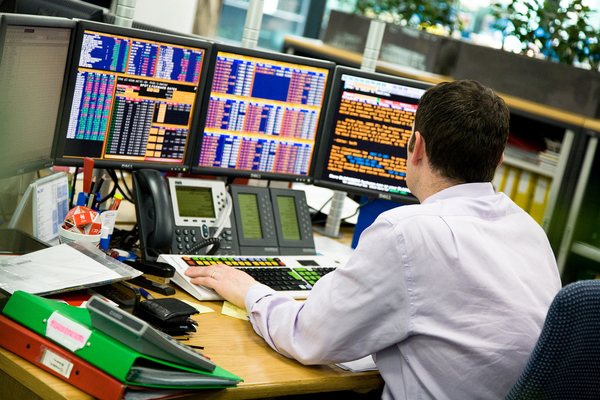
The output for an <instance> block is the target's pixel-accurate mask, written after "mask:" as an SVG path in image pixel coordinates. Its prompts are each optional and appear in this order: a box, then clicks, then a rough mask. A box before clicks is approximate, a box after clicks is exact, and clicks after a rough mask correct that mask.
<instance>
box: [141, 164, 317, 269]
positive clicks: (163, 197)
mask: <svg viewBox="0 0 600 400" xmlns="http://www.w3.org/2000/svg"><path fill="white" fill-rule="evenodd" d="M167 181H168V184H167ZM133 186H134V192H135V208H136V217H137V221H138V225H139V236H140V245H141V248H142V253H143V255H144V259H146V260H151V261H156V259H157V257H158V256H159V255H160V254H190V255H204V254H206V252H207V250H208V249H210V248H211V247H212V244H208V245H207V246H206V247H199V244H200V243H201V242H203V241H205V240H211V238H218V240H220V247H219V249H218V250H217V252H216V253H215V255H222V256H224V255H247V254H252V255H315V254H316V250H315V244H314V238H313V233H312V224H311V218H310V212H309V209H308V204H307V202H306V196H305V194H304V192H303V191H298V190H292V189H283V188H282V189H280V188H267V187H256V186H246V185H230V186H229V192H230V193H231V195H230V194H229V193H228V192H227V191H226V189H225V184H224V183H223V182H221V181H216V180H203V179H192V178H168V179H167V180H165V178H164V177H163V176H162V174H161V173H160V172H158V171H155V170H138V171H135V172H134V173H133ZM213 240H214V239H213Z"/></svg>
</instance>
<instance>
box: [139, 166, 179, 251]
mask: <svg viewBox="0 0 600 400" xmlns="http://www.w3.org/2000/svg"><path fill="white" fill-rule="evenodd" d="M133 190H134V197H135V214H136V218H137V221H138V231H139V237H140V247H141V250H142V253H143V254H142V256H143V258H144V259H145V260H149V261H156V259H157V258H158V256H159V255H160V254H161V253H170V250H171V243H172V240H173V231H174V229H175V223H174V222H173V214H172V213H171V212H169V211H167V210H170V209H171V208H172V205H171V199H170V198H169V193H168V191H167V187H166V184H165V179H164V177H163V176H162V174H161V173H160V172H158V171H156V170H153V169H141V170H139V171H134V172H133Z"/></svg>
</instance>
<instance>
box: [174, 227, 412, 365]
mask: <svg viewBox="0 0 600 400" xmlns="http://www.w3.org/2000/svg"><path fill="white" fill-rule="evenodd" d="M403 260H406V256H405V254H404V253H403V252H402V251H401V250H400V249H399V247H398V240H397V236H396V234H395V232H394V229H393V227H392V226H391V225H390V223H389V222H387V221H385V220H379V221H378V222H377V221H376V222H375V223H374V224H373V225H372V226H371V227H369V228H368V229H367V230H365V232H364V233H363V235H362V236H361V240H360V244H359V246H358V247H357V249H356V250H355V251H354V254H353V256H352V257H351V259H350V260H349V262H348V263H347V264H346V265H345V266H344V267H339V268H337V270H335V271H333V272H331V273H329V274H327V275H326V276H324V277H323V278H321V279H319V281H317V283H316V284H315V285H314V287H313V289H312V290H311V293H310V295H309V296H308V299H307V300H306V301H304V302H300V301H296V300H294V299H292V298H291V297H290V296H288V295H286V294H284V293H281V292H275V291H273V290H272V289H269V288H267V287H266V286H264V285H260V284H258V283H257V282H256V281H254V279H252V278H251V277H249V276H248V275H246V274H245V273H243V272H241V271H239V270H235V269H232V268H229V267H226V266H224V265H218V266H208V267H194V268H190V269H189V270H188V272H186V274H187V275H188V276H193V277H198V278H194V280H193V281H192V282H194V283H198V284H201V285H206V286H209V287H211V288H213V289H215V290H216V291H217V292H218V293H219V294H220V295H221V296H223V297H224V298H226V299H228V300H229V301H231V302H233V303H235V304H237V305H240V306H242V307H243V306H244V300H245V301H246V302H245V306H246V310H247V311H248V315H249V317H250V321H251V322H252V326H253V328H254V330H255V331H256V332H257V333H258V334H259V335H260V336H261V337H263V338H264V339H265V340H266V341H267V343H268V344H269V345H270V346H271V347H272V348H273V349H275V350H276V351H278V352H280V353H281V354H283V355H285V356H287V357H290V358H295V359H296V360H298V361H300V362H302V363H304V364H329V363H333V362H343V361H351V360H355V359H358V358H361V357H364V356H366V355H368V354H372V353H374V352H377V351H380V350H382V349H384V348H387V347H389V346H390V345H393V344H394V343H398V342H400V341H402V340H404V339H405V338H406V337H407V336H408V334H409V331H410V329H411V323H412V321H411V320H410V314H411V312H410V301H409V299H408V298H407V296H408V294H407V293H408V290H407V284H406V278H405V274H404V273H405V265H404V263H403ZM213 272H214V275H213ZM211 275H213V277H212V278H211ZM250 288H251V289H250ZM244 297H245V298H244Z"/></svg>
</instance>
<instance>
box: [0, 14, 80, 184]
mask: <svg viewBox="0 0 600 400" xmlns="http://www.w3.org/2000/svg"><path fill="white" fill-rule="evenodd" d="M9 25H13V26H34V27H35V26H38V27H43V28H63V29H71V39H70V43H69V50H68V53H67V59H66V64H65V71H64V75H63V84H62V89H61V99H60V101H59V106H58V110H57V117H56V123H55V127H54V137H56V132H57V131H58V128H59V126H60V122H61V121H60V119H61V116H62V114H63V107H64V97H65V90H66V87H67V77H68V75H69V68H70V66H71V58H72V56H73V42H74V40H73V39H74V37H75V31H76V28H77V23H76V22H75V21H73V20H70V19H66V18H59V17H46V16H40V15H29V14H2V13H0V65H2V52H3V49H4V41H5V40H6V31H7V28H8V26H9ZM9 151H10V150H9ZM53 165H54V140H53V141H52V148H51V149H50V152H49V153H48V157H45V158H43V159H40V160H35V161H31V162H27V163H23V164H13V165H8V166H6V167H3V168H0V179H3V178H10V177H13V176H17V175H23V174H27V173H30V172H36V171H39V170H42V169H46V168H50V167H52V166H53Z"/></svg>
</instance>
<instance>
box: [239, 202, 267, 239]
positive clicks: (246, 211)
mask: <svg viewBox="0 0 600 400" xmlns="http://www.w3.org/2000/svg"><path fill="white" fill-rule="evenodd" d="M238 200H239V204H240V214H241V219H242V230H243V231H244V237H245V238H246V239H262V238H263V234H262V226H261V223H260V215H259V212H258V199H257V196H256V194H254V193H240V194H238Z"/></svg>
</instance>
